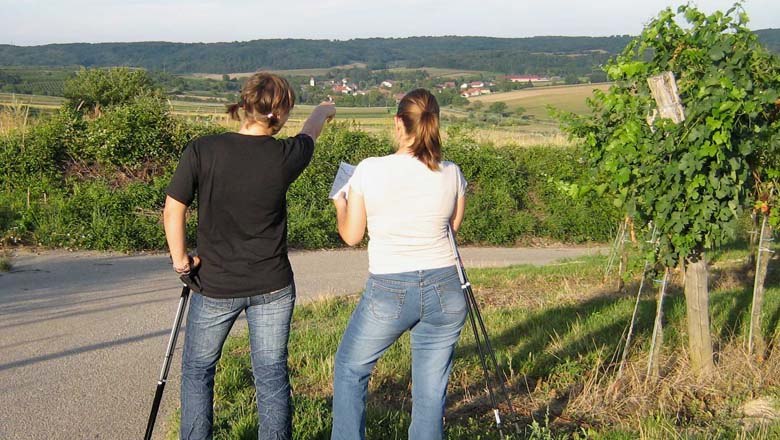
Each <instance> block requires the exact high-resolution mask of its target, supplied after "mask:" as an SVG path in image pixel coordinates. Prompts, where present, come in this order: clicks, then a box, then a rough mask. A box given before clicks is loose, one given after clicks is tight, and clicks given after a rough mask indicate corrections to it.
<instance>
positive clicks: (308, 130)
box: [301, 102, 336, 141]
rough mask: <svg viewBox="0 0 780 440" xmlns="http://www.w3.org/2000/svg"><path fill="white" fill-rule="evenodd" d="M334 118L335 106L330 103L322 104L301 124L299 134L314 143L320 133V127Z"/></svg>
mask: <svg viewBox="0 0 780 440" xmlns="http://www.w3.org/2000/svg"><path fill="white" fill-rule="evenodd" d="M334 116H336V105H335V104H333V103H332V102H323V103H321V104H320V105H318V106H317V107H314V110H312V112H311V115H309V118H308V119H306V122H304V123H303V128H301V133H303V134H306V135H308V136H309V137H311V138H312V140H314V141H316V140H317V138H318V137H319V136H320V133H322V127H323V126H324V125H325V123H326V122H328V121H330V120H331V119H333V117H334Z"/></svg>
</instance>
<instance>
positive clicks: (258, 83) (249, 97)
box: [227, 72, 295, 133]
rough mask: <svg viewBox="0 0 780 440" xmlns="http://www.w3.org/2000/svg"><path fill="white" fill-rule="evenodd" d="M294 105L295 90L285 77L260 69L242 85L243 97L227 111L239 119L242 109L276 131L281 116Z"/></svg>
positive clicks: (249, 118) (255, 119)
mask: <svg viewBox="0 0 780 440" xmlns="http://www.w3.org/2000/svg"><path fill="white" fill-rule="evenodd" d="M294 106H295V92H294V91H293V89H292V87H290V83H288V82H287V80H286V79H284V78H282V77H280V76H277V75H274V74H272V73H266V72H260V73H255V74H254V75H252V76H251V77H249V78H248V79H247V80H246V82H245V83H244V86H243V87H242V88H241V99H240V100H239V101H238V103H236V104H230V105H229V106H227V113H228V114H229V115H230V117H231V118H232V119H234V120H236V121H238V120H240V119H241V118H240V110H243V111H244V112H243V113H244V117H245V118H246V119H248V120H251V121H256V122H261V123H264V124H266V125H267V126H268V127H270V128H272V129H274V133H277V132H278V131H279V130H281V128H282V125H283V124H282V123H281V121H282V119H283V117H284V116H286V115H288V114H289V113H290V111H292V108H293V107H294Z"/></svg>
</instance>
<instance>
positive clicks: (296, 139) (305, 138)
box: [268, 133, 314, 145]
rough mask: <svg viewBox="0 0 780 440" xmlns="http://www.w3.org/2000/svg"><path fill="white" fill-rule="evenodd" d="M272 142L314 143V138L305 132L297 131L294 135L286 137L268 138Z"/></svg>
mask: <svg viewBox="0 0 780 440" xmlns="http://www.w3.org/2000/svg"><path fill="white" fill-rule="evenodd" d="M268 139H269V140H271V141H272V142H278V143H282V144H306V145H308V144H311V145H314V140H313V139H312V138H311V136H309V135H308V134H306V133H298V134H296V135H295V136H290V137H286V138H274V137H272V138H268Z"/></svg>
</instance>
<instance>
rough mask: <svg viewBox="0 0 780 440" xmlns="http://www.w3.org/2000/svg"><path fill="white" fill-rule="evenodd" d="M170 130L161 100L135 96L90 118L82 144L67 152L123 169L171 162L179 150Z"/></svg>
mask: <svg viewBox="0 0 780 440" xmlns="http://www.w3.org/2000/svg"><path fill="white" fill-rule="evenodd" d="M173 132H174V121H173V118H172V117H171V116H170V115H169V114H168V108H167V105H166V104H165V102H163V101H162V100H160V99H158V98H154V97H148V96H144V97H138V98H135V99H134V100H133V101H132V102H129V103H126V104H122V105H117V106H114V107H110V108H109V109H107V110H106V111H105V113H103V115H102V116H100V117H98V118H96V119H94V120H92V121H90V122H89V123H88V125H87V130H86V133H85V137H84V139H83V143H81V144H79V145H76V146H75V147H76V149H75V150H73V151H71V154H72V155H73V157H75V158H77V159H79V160H81V161H86V162H93V161H94V162H96V163H99V164H101V165H114V166H119V167H125V168H135V167H138V166H140V165H142V164H144V163H145V162H149V161H154V162H164V161H171V160H174V159H175V158H176V156H177V153H178V151H179V150H180V148H177V146H176V145H174V144H173Z"/></svg>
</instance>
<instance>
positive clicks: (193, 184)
mask: <svg viewBox="0 0 780 440" xmlns="http://www.w3.org/2000/svg"><path fill="white" fill-rule="evenodd" d="M197 188H198V158H197V153H196V152H195V145H194V143H190V144H189V145H187V148H185V149H184V152H183V153H182V155H181V158H180V159H179V165H177V166H176V171H175V172H174V173H173V178H171V183H169V184H168V187H167V188H166V189H165V193H166V194H167V195H169V196H171V197H172V198H174V199H176V200H178V201H179V202H181V203H184V204H185V205H187V206H189V205H190V204H191V203H192V201H193V200H194V199H195V191H196V190H197Z"/></svg>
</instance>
